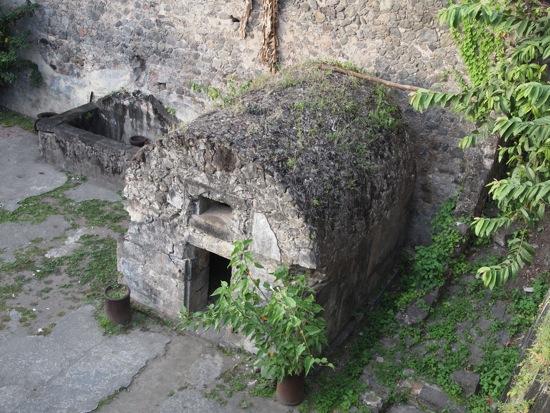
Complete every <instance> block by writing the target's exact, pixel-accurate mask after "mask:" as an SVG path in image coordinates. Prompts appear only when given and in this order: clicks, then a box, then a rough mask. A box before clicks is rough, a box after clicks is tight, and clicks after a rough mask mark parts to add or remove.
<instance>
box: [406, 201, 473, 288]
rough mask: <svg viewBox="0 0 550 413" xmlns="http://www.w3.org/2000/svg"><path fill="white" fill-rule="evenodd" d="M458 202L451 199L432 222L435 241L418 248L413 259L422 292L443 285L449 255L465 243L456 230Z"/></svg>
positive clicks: (412, 266) (412, 265)
mask: <svg viewBox="0 0 550 413" xmlns="http://www.w3.org/2000/svg"><path fill="white" fill-rule="evenodd" d="M455 203H456V200H455V199H454V198H450V199H449V200H447V201H446V202H445V203H444V204H443V205H442V206H441V209H440V211H439V212H438V213H437V215H436V216H435V218H434V220H433V221H432V238H433V241H432V243H431V244H430V245H427V246H423V245H422V246H417V247H416V248H415V253H414V255H413V257H412V258H411V270H412V278H413V279H414V280H415V283H416V285H417V286H418V287H420V288H421V289H422V290H429V289H431V288H433V287H436V286H440V285H443V283H444V281H445V274H446V271H447V267H448V263H449V254H450V253H451V252H452V251H453V250H454V249H455V247H456V246H457V245H458V244H460V242H462V241H463V239H464V237H463V236H462V235H461V234H460V231H458V230H457V229H456V222H457V219H456V218H455V217H454V216H453V211H454V209H455Z"/></svg>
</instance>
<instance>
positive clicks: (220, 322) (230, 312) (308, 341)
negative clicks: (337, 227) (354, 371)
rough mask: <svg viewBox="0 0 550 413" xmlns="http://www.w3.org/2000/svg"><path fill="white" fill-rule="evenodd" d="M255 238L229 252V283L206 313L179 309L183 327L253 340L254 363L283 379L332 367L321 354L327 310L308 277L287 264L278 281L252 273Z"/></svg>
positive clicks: (324, 341)
mask: <svg viewBox="0 0 550 413" xmlns="http://www.w3.org/2000/svg"><path fill="white" fill-rule="evenodd" d="M251 242H252V240H245V241H238V242H236V243H235V244H234V245H235V248H234V250H233V252H232V254H231V260H230V263H229V266H230V267H231V268H232V276H231V282H230V283H227V282H225V281H222V284H221V286H220V287H219V288H217V289H216V290H215V291H214V293H213V294H212V295H213V296H215V297H217V300H216V301H215V302H214V303H212V304H210V305H208V307H207V308H206V310H205V311H198V312H193V313H188V312H187V309H186V308H185V307H184V308H183V309H182V311H181V319H182V321H181V322H180V326H181V327H182V328H184V329H194V330H197V329H198V328H199V327H200V326H202V327H204V328H205V329H206V330H208V329H209V328H214V329H215V330H217V331H220V330H221V329H223V328H224V327H226V326H230V327H231V328H233V329H234V330H236V331H238V332H240V333H241V334H242V335H243V336H244V337H246V338H248V339H250V340H251V341H252V342H253V343H254V344H255V346H256V348H257V350H258V351H257V353H256V355H255V358H256V365H257V366H259V367H262V374H264V375H265V376H266V377H269V378H275V379H277V381H279V382H280V381H282V380H283V378H285V377H287V376H292V375H297V374H305V375H306V376H307V375H308V374H309V373H310V371H311V369H312V368H313V367H314V366H316V365H319V366H330V367H332V364H331V363H329V362H328V360H327V359H326V358H325V357H319V356H318V355H319V354H321V352H322V350H323V347H324V346H325V345H326V344H327V339H326V322H325V320H324V319H323V318H322V317H320V316H319V313H320V312H321V311H323V308H322V307H321V306H320V305H319V304H317V303H315V294H314V290H313V289H312V288H311V287H310V286H308V284H307V276H306V275H303V274H302V275H291V274H290V273H289V271H288V269H287V268H286V267H280V268H279V269H277V270H276V271H275V272H273V273H272V275H273V276H274V282H273V283H269V282H267V281H266V282H263V283H262V282H261V280H260V279H259V278H255V277H253V276H252V274H251V271H250V265H252V266H254V267H256V268H258V269H262V266H261V265H260V264H258V263H257V262H255V261H254V258H253V257H252V253H251V252H250V251H248V250H247V248H248V246H249V245H250V243H251Z"/></svg>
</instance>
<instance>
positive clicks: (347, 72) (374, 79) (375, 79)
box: [319, 64, 429, 92]
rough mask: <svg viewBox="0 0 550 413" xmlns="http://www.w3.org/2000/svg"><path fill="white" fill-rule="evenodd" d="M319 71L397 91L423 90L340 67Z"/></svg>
mask: <svg viewBox="0 0 550 413" xmlns="http://www.w3.org/2000/svg"><path fill="white" fill-rule="evenodd" d="M319 69H321V70H331V71H333V72H339V73H343V74H345V75H348V76H353V77H358V78H359V79H365V80H370V81H371V82H376V83H381V84H383V85H386V86H389V87H394V88H397V89H403V90H411V91H413V92H416V91H417V90H419V89H423V88H420V87H418V86H410V85H402V84H401V83H395V82H390V81H389V80H384V79H380V78H378V77H374V76H368V75H364V74H362V73H358V72H354V71H352V70H347V69H343V68H341V67H338V66H329V65H324V64H320V65H319ZM425 90H428V89H425ZM428 91H429V90H428Z"/></svg>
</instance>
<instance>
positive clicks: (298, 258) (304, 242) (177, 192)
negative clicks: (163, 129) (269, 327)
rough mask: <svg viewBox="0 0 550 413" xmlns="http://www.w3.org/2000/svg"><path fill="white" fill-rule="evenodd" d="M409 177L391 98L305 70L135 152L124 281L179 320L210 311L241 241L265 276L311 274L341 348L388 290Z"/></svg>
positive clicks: (122, 253)
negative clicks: (343, 334) (347, 329)
mask: <svg viewBox="0 0 550 413" xmlns="http://www.w3.org/2000/svg"><path fill="white" fill-rule="evenodd" d="M414 177H415V170H414V160H413V155H412V152H411V145H410V143H409V140H408V135H407V131H406V129H405V127H404V125H403V124H402V122H401V117H400V113H399V110H398V109H397V107H396V106H395V105H394V104H393V103H392V102H391V99H389V98H388V96H387V92H386V90H385V89H383V88H382V87H379V86H374V85H372V84H370V83H367V82H363V81H359V80H358V79H353V78H348V77H346V76H342V75H338V74H332V73H324V72H319V71H317V70H316V69H315V68H314V67H302V68H300V70H296V71H294V72H289V73H283V74H281V75H279V76H277V77H275V78H274V79H270V80H265V81H264V83H263V84H258V85H253V86H252V88H251V89H250V90H249V91H248V92H246V93H245V94H243V95H242V96H240V97H238V98H233V99H232V100H231V102H230V103H229V104H228V105H226V106H225V107H224V108H221V109H220V110H217V111H214V112H211V113H209V114H206V115H203V116H201V117H199V118H198V119H196V120H195V121H193V122H191V123H190V124H188V125H186V126H185V127H182V128H181V130H178V131H175V132H173V133H171V134H169V135H168V136H166V137H165V138H164V139H161V140H157V141H156V142H154V143H153V144H152V145H148V146H146V147H144V148H142V149H141V150H140V151H139V152H138V154H137V155H136V157H135V160H134V161H132V163H131V164H130V166H129V168H128V171H127V173H126V187H125V195H126V196H127V209H128V211H129V213H130V217H131V224H130V228H129V230H128V233H127V234H126V236H125V238H124V240H123V241H121V242H120V244H119V251H118V260H119V262H118V264H119V270H120V271H121V272H122V273H123V274H124V276H125V280H126V282H127V283H128V284H129V286H130V287H131V289H132V297H133V298H134V299H135V300H137V301H138V302H140V303H141V304H143V305H146V306H149V307H152V308H153V309H155V310H156V311H159V312H162V313H164V314H166V315H168V316H172V317H173V316H176V315H177V314H178V313H179V311H180V308H181V307H182V305H185V306H186V307H187V308H188V309H190V310H192V311H194V310H199V309H201V308H203V307H205V306H206V305H207V303H208V300H209V299H211V298H209V294H211V292H212V291H213V290H214V289H215V288H216V287H217V286H218V285H219V284H220V282H221V281H222V280H229V278H230V275H231V273H230V270H229V269H227V265H228V263H229V261H228V258H229V256H230V253H231V251H232V249H233V246H232V242H234V241H236V240H241V239H247V238H252V239H253V243H252V252H253V254H254V256H255V258H256V260H257V261H259V262H260V263H261V264H262V265H263V266H264V267H265V268H266V269H267V270H269V271H272V270H274V269H275V268H277V267H278V266H279V265H281V264H285V265H287V266H289V267H290V269H291V271H293V272H306V273H308V274H309V275H310V279H311V283H312V285H314V288H315V289H316V291H317V292H318V301H319V302H320V303H321V304H322V305H323V306H324V307H325V312H324V317H325V318H326V320H327V322H328V334H329V338H330V339H334V338H335V336H336V334H337V333H338V332H339V331H340V330H341V328H342V327H343V326H344V325H345V323H346V322H348V320H349V319H350V317H351V315H352V313H353V312H354V310H356V309H357V308H358V307H359V306H360V305H361V304H363V303H365V301H366V300H367V299H368V297H369V296H371V295H372V293H373V292H375V290H376V289H378V288H379V287H381V286H383V285H384V284H386V283H387V281H389V278H390V277H391V274H392V267H393V265H394V263H395V261H394V258H395V256H396V254H397V253H398V249H399V247H400V245H401V244H402V241H403V239H404V237H405V233H406V226H407V217H408V210H409V205H408V204H409V199H410V197H411V193H412V189H413V184H414ZM255 271H257V275H258V276H260V277H262V278H264V279H267V280H269V276H268V274H267V272H261V270H257V269H255Z"/></svg>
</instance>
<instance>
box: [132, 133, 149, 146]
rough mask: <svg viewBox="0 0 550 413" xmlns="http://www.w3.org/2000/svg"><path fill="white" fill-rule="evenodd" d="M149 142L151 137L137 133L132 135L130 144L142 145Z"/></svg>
mask: <svg viewBox="0 0 550 413" xmlns="http://www.w3.org/2000/svg"><path fill="white" fill-rule="evenodd" d="M148 142H149V139H147V138H146V137H145V136H140V135H136V136H131V137H130V145H132V146H137V147H142V146H144V145H145V144H147V143H148Z"/></svg>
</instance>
